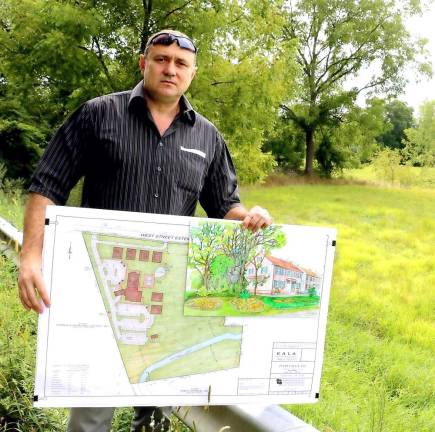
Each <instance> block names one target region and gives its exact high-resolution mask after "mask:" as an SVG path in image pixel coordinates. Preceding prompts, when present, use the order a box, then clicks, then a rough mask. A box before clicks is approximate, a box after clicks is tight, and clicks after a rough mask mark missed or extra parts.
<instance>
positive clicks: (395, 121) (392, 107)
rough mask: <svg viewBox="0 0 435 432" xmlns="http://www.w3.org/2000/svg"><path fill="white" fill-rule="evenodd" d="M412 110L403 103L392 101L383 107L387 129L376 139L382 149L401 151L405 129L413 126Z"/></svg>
mask: <svg viewBox="0 0 435 432" xmlns="http://www.w3.org/2000/svg"><path fill="white" fill-rule="evenodd" d="M412 113H413V109H412V108H411V107H410V106H408V104H406V103H405V102H402V101H400V100H397V99H393V100H391V101H390V102H388V103H387V104H386V105H385V122H386V123H387V124H389V125H390V127H389V129H388V130H387V131H385V132H384V133H383V134H381V135H380V136H378V137H377V140H378V142H379V143H380V144H381V145H382V146H383V147H388V148H390V149H393V150H394V149H401V148H403V147H404V143H403V139H404V137H405V129H408V128H411V127H412V126H413V124H414V118H413V115H412Z"/></svg>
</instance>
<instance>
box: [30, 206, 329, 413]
mask: <svg viewBox="0 0 435 432" xmlns="http://www.w3.org/2000/svg"><path fill="white" fill-rule="evenodd" d="M335 240H336V232H335V230H334V229H332V228H319V227H304V226H292V225H272V226H270V227H268V228H266V229H264V230H261V231H259V232H258V233H255V234H253V233H252V232H250V231H247V230H245V229H243V228H242V226H241V224H240V222H235V221H234V222H233V221H220V220H214V219H206V218H189V217H179V216H168V215H151V214H144V213H131V212H120V211H108V210H94V209H79V208H72V207H58V206H49V207H48V209H47V214H46V221H45V237H44V253H43V274H44V280H45V283H46V285H47V289H48V291H49V293H50V298H51V307H50V308H49V309H46V310H45V311H44V313H43V314H41V315H40V318H39V326H38V345H37V364H36V378H35V395H34V404H35V406H40V407H63V406H64V407H70V406H128V405H132V406H135V405H161V406H164V405H207V404H210V405H218V404H237V403H249V402H255V403H259V402H261V403H267V404H269V403H310V402H316V401H317V400H318V398H319V394H320V377H321V368H322V362H323V348H324V340H325V331H326V318H327V308H328V302H329V291H330V286H331V278H332V266H333V258H334V250H335Z"/></svg>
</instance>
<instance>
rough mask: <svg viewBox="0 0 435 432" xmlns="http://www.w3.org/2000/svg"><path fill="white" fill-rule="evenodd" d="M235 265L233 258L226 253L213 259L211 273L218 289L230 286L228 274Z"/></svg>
mask: <svg viewBox="0 0 435 432" xmlns="http://www.w3.org/2000/svg"><path fill="white" fill-rule="evenodd" d="M233 265H234V262H233V260H232V259H231V258H230V257H227V256H225V255H218V256H217V257H216V258H214V259H213V261H212V263H211V265H210V274H211V281H212V284H213V286H214V287H215V289H216V290H221V289H225V288H226V287H227V286H228V280H227V274H228V271H229V270H230V269H231V268H232V267H233Z"/></svg>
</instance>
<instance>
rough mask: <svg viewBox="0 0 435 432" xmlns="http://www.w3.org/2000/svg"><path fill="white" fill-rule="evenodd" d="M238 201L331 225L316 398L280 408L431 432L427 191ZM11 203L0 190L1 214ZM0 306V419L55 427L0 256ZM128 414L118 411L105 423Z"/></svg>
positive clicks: (433, 306) (434, 301)
mask: <svg viewBox="0 0 435 432" xmlns="http://www.w3.org/2000/svg"><path fill="white" fill-rule="evenodd" d="M242 199H243V201H244V203H245V204H246V205H247V206H251V205H254V204H260V205H262V206H264V207H266V208H267V209H269V211H270V212H271V214H272V215H273V217H274V220H275V221H276V222H277V223H285V224H304V225H315V226H329V227H335V228H337V230H338V237H337V248H336V257H335V266H334V274H333V284H332V290H331V302H330V309H329V315H328V326H327V337H326V347H325V358H324V366H323V375H322V385H321V392H320V401H319V402H318V403H317V404H314V405H291V406H287V407H286V408H288V409H289V410H290V411H291V412H292V413H294V414H295V415H297V416H298V417H300V418H302V419H304V420H305V421H306V422H308V423H310V424H312V425H313V426H315V427H316V428H317V429H319V430H320V431H324V432H333V431H334V432H366V431H367V432H402V431H403V432H410V431H417V432H432V431H434V430H435V325H434V321H435V289H434V287H435V259H434V256H435V191H434V190H433V189H419V188H407V189H402V188H392V187H381V186H370V185H355V184H335V183H322V184H311V185H307V184H293V185H283V186H262V187H258V186H256V187H252V188H244V189H242ZM19 207H20V203H19V202H18V201H17V203H16V204H15V207H14V206H13V205H12V204H11V203H10V202H6V201H5V200H4V197H1V196H0V215H1V216H3V217H5V218H6V219H8V218H9V219H10V217H12V218H18V217H20V212H21V210H20V208H19ZM15 222H16V223H17V224H19V221H18V220H15ZM0 302H1V303H0V305H1V306H0V323H1V325H0V371H1V372H0V417H1V416H5V414H7V413H8V410H9V413H12V414H14V415H21V416H27V419H31V421H32V422H33V423H32V425H35V424H38V425H40V426H38V427H36V426H34V429H32V428H31V427H27V428H26V422H24V423H22V425H21V429H20V430H23V431H30V430H61V429H59V427H60V426H59V425H61V424H64V422H65V415H66V414H65V411H62V410H60V411H59V410H51V411H39V410H32V409H31V407H30V404H31V402H30V398H31V396H32V379H33V377H32V375H33V363H34V360H33V356H34V344H35V322H36V320H35V316H34V315H32V314H28V313H26V312H25V311H24V310H23V309H21V307H20V306H19V304H18V301H17V298H16V285H15V269H14V267H13V265H12V264H10V263H9V262H7V261H6V260H5V259H4V258H1V257H0ZM10 417H12V415H10ZM127 421H128V414H126V412H125V411H124V412H123V413H122V415H121V416H119V417H118V418H117V420H116V422H115V426H114V430H115V431H123V430H127V429H126V424H127ZM29 422H30V420H28V423H29ZM29 424H30V423H29ZM48 424H49V425H50V426H49V427H48V426H47V425H48ZM0 425H1V421H0ZM0 430H1V429H0ZM176 430H180V429H176ZM213 432H214V431H213Z"/></svg>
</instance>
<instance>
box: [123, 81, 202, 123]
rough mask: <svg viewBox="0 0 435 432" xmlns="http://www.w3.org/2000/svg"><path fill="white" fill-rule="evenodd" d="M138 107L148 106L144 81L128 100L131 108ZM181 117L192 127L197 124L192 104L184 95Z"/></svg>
mask: <svg viewBox="0 0 435 432" xmlns="http://www.w3.org/2000/svg"><path fill="white" fill-rule="evenodd" d="M138 106H139V107H146V106H147V102H146V99H145V89H144V85H143V80H142V81H140V82H139V83H138V84H137V85H136V86H135V88H134V89H133V90H132V91H131V94H130V99H129V100H128V107H129V108H136V107H138ZM147 111H148V110H147ZM180 117H181V118H183V119H185V120H187V121H188V122H189V123H190V124H191V125H192V126H193V125H194V124H195V120H196V113H195V110H194V109H193V108H192V105H190V102H189V101H188V100H187V98H186V97H185V96H184V95H182V96H181V98H180Z"/></svg>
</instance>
